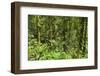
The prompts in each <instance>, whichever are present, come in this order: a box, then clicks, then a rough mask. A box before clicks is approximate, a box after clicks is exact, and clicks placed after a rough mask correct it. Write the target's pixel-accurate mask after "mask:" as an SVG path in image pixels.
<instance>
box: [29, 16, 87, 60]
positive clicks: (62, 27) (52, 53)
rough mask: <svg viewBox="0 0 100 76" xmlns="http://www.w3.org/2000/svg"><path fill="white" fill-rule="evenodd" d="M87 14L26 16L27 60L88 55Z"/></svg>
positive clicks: (78, 57) (73, 57)
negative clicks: (81, 15) (80, 15)
mask: <svg viewBox="0 0 100 76" xmlns="http://www.w3.org/2000/svg"><path fill="white" fill-rule="evenodd" d="M87 22H88V19H87V17H73V16H43V15H28V60H51V59H55V60H56V59H80V58H87V54H88V50H87V49H88V48H87V47H88V40H87V39H88V38H87V31H88V30H87V28H88V27H87Z"/></svg>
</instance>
